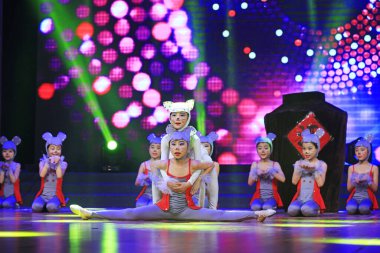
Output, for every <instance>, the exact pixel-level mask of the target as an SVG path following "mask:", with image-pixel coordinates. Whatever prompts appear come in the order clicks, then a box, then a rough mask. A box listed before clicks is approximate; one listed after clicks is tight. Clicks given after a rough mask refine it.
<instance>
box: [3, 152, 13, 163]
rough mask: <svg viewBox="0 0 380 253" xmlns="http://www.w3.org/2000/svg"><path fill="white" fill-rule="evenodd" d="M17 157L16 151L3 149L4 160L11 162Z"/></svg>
mask: <svg viewBox="0 0 380 253" xmlns="http://www.w3.org/2000/svg"><path fill="white" fill-rule="evenodd" d="M14 157H15V151H14V150H13V149H3V158H4V160H5V161H10V160H12V159H13V158H14Z"/></svg>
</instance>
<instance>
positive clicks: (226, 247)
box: [0, 208, 380, 253]
mask: <svg viewBox="0 0 380 253" xmlns="http://www.w3.org/2000/svg"><path fill="white" fill-rule="evenodd" d="M0 219H1V222H0V247H1V252H28V253H29V252H39V253H42V252H55V253H63V252H71V253H73V252H107V253H113V252H153V251H154V252H184V253H186V252H287V253H289V252H345V253H346V252H379V251H380V236H379V235H380V212H379V211H376V212H374V213H373V214H372V215H364V216H359V215H356V216H348V215H346V213H344V212H342V213H326V214H323V215H322V216H320V217H317V218H291V217H289V216H287V215H286V214H285V213H283V212H281V210H280V212H279V213H278V214H276V215H274V216H272V217H270V218H268V219H267V220H265V222H264V223H258V222H256V221H254V220H253V221H244V222H231V223H227V222H166V221H162V222H161V221H160V222H158V221H157V222H144V221H136V222H131V221H128V222H126V221H106V220H81V219H80V218H79V217H77V216H74V215H72V214H71V213H70V212H69V210H68V209H67V208H64V209H62V211H61V212H60V213H57V214H48V213H42V214H40V213H32V212H31V210H30V209H18V210H4V209H0Z"/></svg>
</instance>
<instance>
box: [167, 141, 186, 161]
mask: <svg viewBox="0 0 380 253" xmlns="http://www.w3.org/2000/svg"><path fill="white" fill-rule="evenodd" d="M170 153H172V155H173V157H174V158H175V159H181V158H184V157H186V156H187V142H186V141H184V140H172V141H170Z"/></svg>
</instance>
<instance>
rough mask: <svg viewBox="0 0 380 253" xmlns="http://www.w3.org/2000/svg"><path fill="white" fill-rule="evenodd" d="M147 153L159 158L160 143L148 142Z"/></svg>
mask: <svg viewBox="0 0 380 253" xmlns="http://www.w3.org/2000/svg"><path fill="white" fill-rule="evenodd" d="M149 155H150V157H151V158H153V159H159V158H160V157H161V144H158V143H152V144H150V145H149Z"/></svg>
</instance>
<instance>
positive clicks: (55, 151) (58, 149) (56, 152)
mask: <svg viewBox="0 0 380 253" xmlns="http://www.w3.org/2000/svg"><path fill="white" fill-rule="evenodd" d="M61 154H62V146H57V145H49V147H48V156H49V157H50V156H61Z"/></svg>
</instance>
